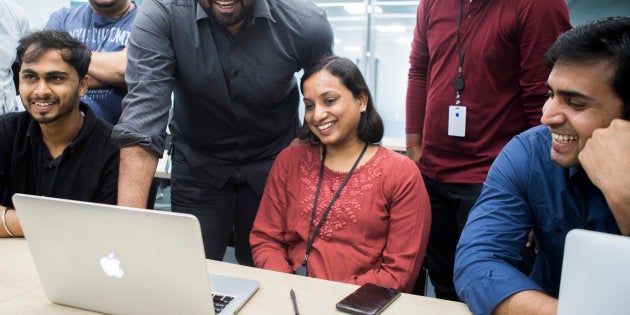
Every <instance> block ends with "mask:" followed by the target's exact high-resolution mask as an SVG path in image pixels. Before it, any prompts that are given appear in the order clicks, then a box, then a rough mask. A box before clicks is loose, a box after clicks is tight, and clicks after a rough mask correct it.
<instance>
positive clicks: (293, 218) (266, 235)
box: [250, 145, 431, 292]
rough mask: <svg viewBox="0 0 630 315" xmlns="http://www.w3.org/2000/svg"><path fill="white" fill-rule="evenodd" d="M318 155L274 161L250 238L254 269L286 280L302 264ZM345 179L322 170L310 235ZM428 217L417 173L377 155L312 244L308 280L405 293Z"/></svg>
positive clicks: (288, 152)
mask: <svg viewBox="0 0 630 315" xmlns="http://www.w3.org/2000/svg"><path fill="white" fill-rule="evenodd" d="M320 165H321V164H320V160H319V147H318V146H310V145H299V146H291V147H288V148H286V149H285V150H284V151H282V152H281V153H280V155H278V158H277V159H276V161H275V163H274V165H273V167H272V169H271V172H270V174H269V178H268V179H267V185H266V186H265V192H264V194H263V197H262V200H261V203H260V207H259V209H258V214H257V216H256V220H255V222H254V227H253V229H252V232H251V235H250V244H251V247H252V253H253V256H254V263H255V265H256V266H257V267H260V268H265V269H270V270H276V271H282V272H287V273H292V272H293V270H295V269H296V268H297V267H298V266H300V265H301V264H302V261H303V259H304V254H305V252H306V244H307V242H308V238H309V221H310V219H311V211H312V207H313V198H314V196H315V190H316V188H317V178H318V174H319V168H320ZM346 175H347V173H345V172H344V173H340V172H335V171H332V170H329V169H327V168H324V175H323V181H322V184H321V190H320V193H319V201H318V204H317V211H316V214H315V219H314V220H313V228H312V229H311V234H312V232H313V230H314V229H315V228H314V227H315V226H316V225H317V223H319V220H320V219H321V216H322V214H323V212H324V210H325V209H326V207H327V206H328V204H329V203H330V200H331V199H332V197H333V195H334V194H335V192H336V191H337V189H338V188H339V186H340V185H341V182H342V181H343V179H344V178H345V176H346ZM430 225H431V209H430V204H429V199H428V196H427V193H426V189H425V187H424V184H423V181H422V177H421V175H420V172H419V171H418V168H417V166H416V165H415V164H414V163H413V162H412V161H411V160H409V159H408V158H407V157H405V156H403V155H400V154H398V153H396V152H393V151H391V150H388V149H385V148H383V147H379V148H378V151H377V152H376V154H375V155H374V156H373V157H372V158H371V159H370V160H369V161H368V162H367V163H366V164H364V165H362V166H360V167H358V168H357V169H356V170H355V171H354V173H353V174H352V177H351V178H350V180H349V181H348V183H347V185H346V186H345V187H344V189H343V191H342V193H341V195H340V197H339V198H338V199H337V201H336V202H335V204H334V205H333V207H332V209H331V211H330V213H329V214H328V217H327V219H326V221H325V223H324V225H323V226H322V228H321V231H320V233H319V235H318V237H317V239H316V240H315V242H314V243H313V249H312V251H311V254H310V257H309V260H308V271H309V276H311V277H315V278H322V279H329V280H334V281H343V282H348V283H353V284H359V285H360V284H364V283H367V282H372V283H377V284H381V285H385V286H389V287H394V288H398V289H401V290H403V291H407V292H409V291H411V289H412V288H413V285H414V283H415V281H416V278H417V276H418V272H419V270H420V267H421V265H422V260H423V258H424V254H425V250H426V245H427V241H428V238H429V228H430Z"/></svg>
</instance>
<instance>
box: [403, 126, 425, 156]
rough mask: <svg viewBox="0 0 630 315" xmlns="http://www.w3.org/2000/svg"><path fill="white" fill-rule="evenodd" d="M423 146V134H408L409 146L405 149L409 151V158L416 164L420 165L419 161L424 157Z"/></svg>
mask: <svg viewBox="0 0 630 315" xmlns="http://www.w3.org/2000/svg"><path fill="white" fill-rule="evenodd" d="M421 144H422V135H421V134H419V133H408V134H407V146H406V147H405V151H407V156H408V157H409V158H410V159H411V160H412V161H414V162H416V163H418V161H419V160H420V158H421V157H422V150H420V145H421Z"/></svg>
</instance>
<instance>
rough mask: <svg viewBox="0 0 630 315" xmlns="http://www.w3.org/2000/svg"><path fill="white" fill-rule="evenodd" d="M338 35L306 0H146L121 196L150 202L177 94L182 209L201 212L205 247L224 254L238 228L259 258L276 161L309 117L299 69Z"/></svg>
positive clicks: (131, 73) (123, 201)
mask: <svg viewBox="0 0 630 315" xmlns="http://www.w3.org/2000/svg"><path fill="white" fill-rule="evenodd" d="M332 42H333V34H332V28H331V26H330V24H329V23H328V21H327V19H326V14H325V13H324V11H323V10H322V9H321V8H318V7H317V6H316V5H314V4H313V3H311V2H309V1H307V0H242V1H208V0H199V1H196V0H178V1H170V0H146V1H144V2H143V3H142V6H141V7H140V9H139V12H138V15H137V17H136V20H135V23H134V27H133V28H132V30H131V38H130V39H129V46H128V55H127V57H128V63H127V72H126V77H125V78H126V81H127V87H128V88H129V93H128V94H127V95H126V96H125V98H124V99H123V113H122V115H121V117H120V120H119V122H118V124H117V125H116V126H115V127H114V133H113V137H114V139H115V140H117V141H119V143H120V145H121V147H122V149H121V158H120V163H121V165H120V185H119V187H120V188H121V189H120V190H119V192H118V195H119V198H118V199H119V202H118V203H119V204H120V205H124V206H132V207H138V208H145V207H146V205H147V201H148V200H147V199H148V191H149V187H150V185H151V181H152V179H153V175H154V174H155V169H156V165H157V162H158V157H159V156H161V155H162V153H163V152H164V147H165V144H164V143H165V136H166V133H165V130H166V125H167V123H168V117H169V110H170V109H171V95H173V96H174V101H173V104H172V105H173V116H172V121H171V123H170V125H169V128H170V131H171V133H172V135H173V138H172V144H173V150H172V161H173V164H172V165H173V172H172V175H171V179H172V190H171V205H172V209H173V211H175V212H185V213H191V214H194V215H195V216H197V218H198V219H199V221H200V223H201V228H202V233H203V239H204V246H205V253H206V257H207V258H210V259H215V260H221V259H222V258H223V255H224V254H225V249H226V247H227V244H228V241H229V238H230V235H231V233H232V232H234V243H235V254H236V259H237V261H238V262H239V263H241V264H245V265H252V264H253V261H252V255H251V250H250V247H249V241H248V240H249V233H250V230H251V227H252V224H253V222H254V218H255V216H256V211H257V209H258V204H259V202H260V198H261V196H262V191H263V188H264V185H265V181H266V179H267V175H268V173H269V169H270V168H271V165H272V164H273V161H274V159H275V157H276V155H277V154H278V153H279V152H280V151H281V150H282V149H284V148H285V147H286V146H287V145H288V144H289V143H290V142H291V140H292V139H294V138H295V137H296V136H297V130H298V128H299V120H298V107H299V91H298V87H297V84H296V79H295V77H294V74H295V73H296V72H298V71H300V70H301V69H303V68H304V67H307V66H308V65H310V64H312V63H314V62H315V61H316V60H318V59H319V57H321V56H322V55H324V54H328V53H330V52H331V50H332ZM172 92H174V93H173V94H171V93H172Z"/></svg>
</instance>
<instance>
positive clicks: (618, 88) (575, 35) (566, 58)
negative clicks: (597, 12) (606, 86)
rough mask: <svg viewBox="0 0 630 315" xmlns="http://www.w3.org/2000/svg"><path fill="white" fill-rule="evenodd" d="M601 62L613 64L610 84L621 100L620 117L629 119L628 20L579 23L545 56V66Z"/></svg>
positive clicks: (629, 58) (629, 64) (616, 19)
mask: <svg viewBox="0 0 630 315" xmlns="http://www.w3.org/2000/svg"><path fill="white" fill-rule="evenodd" d="M602 60H612V61H613V62H615V64H616V65H617V69H616V70H615V73H614V74H613V77H612V82H611V85H612V87H613V88H614V90H615V92H616V93H617V95H619V97H620V98H621V99H622V100H623V118H624V119H630V17H627V16H620V17H606V18H602V19H599V20H595V21H590V22H586V23H584V24H581V25H579V26H577V27H575V28H573V29H571V30H568V31H567V32H565V33H563V34H562V35H560V36H559V37H558V39H557V40H556V42H555V43H554V44H553V45H552V46H551V48H549V50H548V51H547V53H546V54H545V62H546V63H547V65H549V66H553V65H554V64H556V63H557V62H560V63H578V64H584V63H596V62H600V61H602Z"/></svg>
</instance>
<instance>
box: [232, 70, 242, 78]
mask: <svg viewBox="0 0 630 315" xmlns="http://www.w3.org/2000/svg"><path fill="white" fill-rule="evenodd" d="M239 73H241V72H240V71H239V70H238V69H232V76H233V77H236V76H238V75H239Z"/></svg>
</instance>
